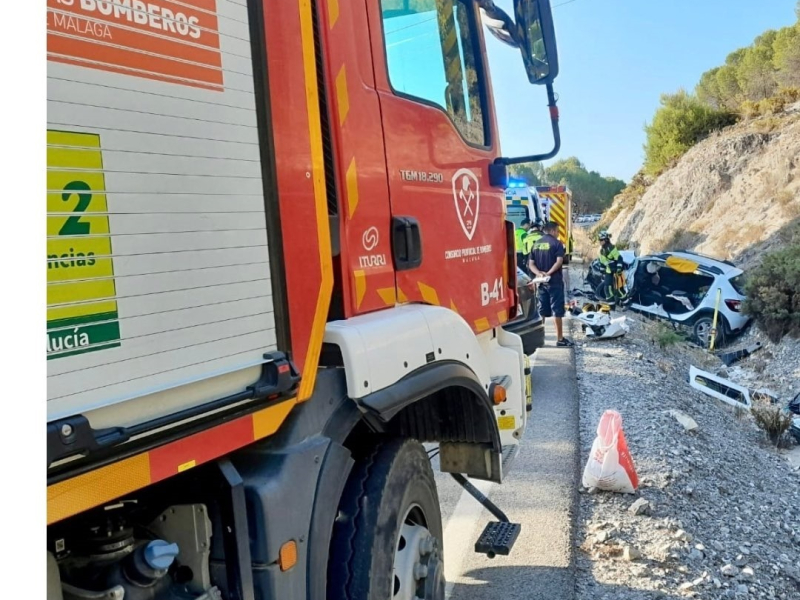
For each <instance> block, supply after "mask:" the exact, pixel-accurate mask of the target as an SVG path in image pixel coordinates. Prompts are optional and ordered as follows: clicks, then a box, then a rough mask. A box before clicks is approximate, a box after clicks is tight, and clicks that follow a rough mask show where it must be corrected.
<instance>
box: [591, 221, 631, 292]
mask: <svg viewBox="0 0 800 600" xmlns="http://www.w3.org/2000/svg"><path fill="white" fill-rule="evenodd" d="M597 237H598V239H599V240H600V256H599V257H598V258H599V260H600V264H601V265H603V266H604V267H605V278H604V279H603V291H604V293H605V296H606V298H605V299H606V300H608V301H609V302H614V301H615V300H616V299H617V296H618V292H617V286H616V284H615V283H614V275H615V274H616V273H619V272H620V271H622V270H623V268H624V266H623V263H622V255H621V254H620V253H619V250H617V247H616V246H615V245H614V244H612V243H611V234H609V233H608V232H607V231H601V232H600V235H599V236H597Z"/></svg>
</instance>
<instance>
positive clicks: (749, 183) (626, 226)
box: [608, 104, 800, 262]
mask: <svg viewBox="0 0 800 600" xmlns="http://www.w3.org/2000/svg"><path fill="white" fill-rule="evenodd" d="M618 202H619V204H618V205H617V206H612V208H611V209H610V213H609V214H612V215H613V214H616V216H615V217H614V219H613V221H612V222H611V223H610V224H609V225H608V229H609V231H610V232H611V233H612V235H613V236H614V238H615V239H619V240H628V241H630V242H632V243H633V244H634V246H635V247H637V248H638V250H639V251H640V253H650V252H654V251H661V250H679V249H693V250H695V251H697V252H700V253H702V254H708V255H711V256H715V257H717V258H723V259H731V258H743V259H744V260H745V262H747V260H748V259H749V258H751V257H750V256H749V255H748V249H750V248H752V247H754V246H756V245H760V244H761V243H763V242H767V243H768V244H769V243H770V242H771V240H773V238H774V237H775V234H776V232H778V231H779V230H781V228H783V227H784V226H786V225H787V224H788V223H790V222H792V221H794V220H796V219H798V218H800V104H798V105H795V106H794V107H793V108H792V109H791V110H790V111H789V112H788V113H786V114H784V115H782V116H780V117H766V118H762V119H756V120H754V121H749V122H745V123H740V124H738V125H735V126H733V127H730V128H728V129H725V130H723V131H722V132H719V133H717V134H714V135H712V136H710V137H709V138H708V139H706V140H704V141H702V142H700V143H699V144H697V145H696V146H695V147H694V148H692V149H691V150H689V152H687V153H686V154H685V155H684V156H683V157H682V158H681V159H680V160H679V161H678V163H677V164H676V165H675V166H674V167H673V168H671V169H670V170H668V171H666V172H664V173H662V174H661V175H660V176H659V177H658V178H657V179H656V180H655V181H654V182H653V183H652V185H650V186H649V187H648V188H647V191H646V192H645V193H644V195H643V196H642V197H641V199H639V200H638V202H636V203H635V205H633V206H626V204H625V201H624V200H622V197H620V200H619V201H618ZM752 258H756V257H755V256H753V257H752Z"/></svg>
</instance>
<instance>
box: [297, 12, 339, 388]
mask: <svg viewBox="0 0 800 600" xmlns="http://www.w3.org/2000/svg"><path fill="white" fill-rule="evenodd" d="M298 8H299V11H300V37H301V39H302V44H303V72H304V75H305V84H306V110H307V111H308V136H309V138H310V141H311V165H312V173H313V176H312V178H313V182H314V203H315V209H316V210H315V212H316V226H317V247H318V249H319V262H320V268H321V270H322V273H321V276H322V279H321V282H320V289H319V295H318V296H317V305H316V308H315V310H314V320H313V322H312V325H311V339H310V340H309V344H308V352H307V354H306V360H305V364H304V366H303V379H302V381H301V382H300V390H299V393H298V401H299V402H304V401H305V400H308V399H309V398H310V397H311V394H312V393H313V391H314V384H315V383H316V379H317V367H318V366H319V354H320V351H321V350H322V338H323V336H324V335H325V322H326V321H327V318H328V308H329V306H330V301H331V293H332V291H333V264H332V258H331V239H330V229H329V225H328V204H327V197H326V192H325V169H324V165H323V154H322V128H321V124H320V114H319V96H318V84H317V70H316V55H315V52H314V24H313V23H314V22H313V17H314V15H313V13H312V10H311V2H310V0H298Z"/></svg>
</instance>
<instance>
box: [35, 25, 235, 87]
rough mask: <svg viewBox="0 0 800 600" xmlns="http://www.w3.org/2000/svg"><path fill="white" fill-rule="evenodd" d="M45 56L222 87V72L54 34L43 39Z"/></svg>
mask: <svg viewBox="0 0 800 600" xmlns="http://www.w3.org/2000/svg"><path fill="white" fill-rule="evenodd" d="M47 52H48V53H55V54H63V55H65V56H70V57H73V58H84V59H88V60H102V61H103V62H108V63H111V64H114V65H117V66H120V67H128V68H132V69H141V70H143V71H148V72H151V73H155V74H158V75H172V76H173V77H185V78H187V79H194V80H195V81H202V82H205V83H216V84H218V85H222V71H221V70H219V69H216V68H212V67H204V66H200V65H192V64H188V63H182V62H178V61H175V60H172V59H171V58H164V57H160V56H152V55H148V54H141V53H139V52H137V51H135V50H129V49H127V48H114V47H112V46H108V45H105V44H100V43H97V42H89V41H86V40H76V39H70V38H66V37H63V36H61V35H58V34H55V35H53V34H50V35H48V36H47Z"/></svg>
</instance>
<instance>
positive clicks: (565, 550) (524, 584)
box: [434, 330, 579, 600]
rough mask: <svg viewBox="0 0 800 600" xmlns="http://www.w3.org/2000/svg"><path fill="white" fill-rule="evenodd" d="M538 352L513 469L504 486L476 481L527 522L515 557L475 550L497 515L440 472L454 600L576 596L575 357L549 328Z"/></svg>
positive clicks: (450, 589) (559, 599) (511, 513)
mask: <svg viewBox="0 0 800 600" xmlns="http://www.w3.org/2000/svg"><path fill="white" fill-rule="evenodd" d="M534 356H535V363H534V367H533V405H534V408H533V411H532V412H531V413H530V418H529V420H528V427H527V429H526V432H525V436H524V439H523V441H522V443H521V444H520V449H519V453H518V455H517V457H516V459H515V460H514V463H513V466H512V469H511V471H510V473H508V475H507V476H506V479H505V481H504V482H503V484H502V485H495V484H489V483H485V482H477V481H473V483H475V484H476V485H477V487H478V488H479V489H481V491H483V492H484V493H487V492H488V495H489V497H490V498H491V499H492V501H493V502H494V503H495V504H497V505H498V506H499V507H500V508H501V509H502V510H503V511H504V512H505V513H506V514H507V515H508V517H509V519H510V520H511V521H512V522H515V523H520V524H521V525H522V532H521V533H520V536H519V538H518V539H517V542H516V545H515V546H514V549H513V551H512V552H511V555H510V556H507V557H506V556H498V557H497V558H494V559H488V558H486V557H485V556H484V555H481V554H476V553H475V552H474V551H473V547H474V544H475V541H476V540H477V539H478V536H479V535H480V533H481V532H482V531H483V527H484V526H485V525H486V523H487V522H488V521H489V520H491V519H493V517H492V516H491V515H490V514H489V513H488V512H487V511H486V510H484V509H483V507H482V506H481V505H479V504H478V503H477V502H476V501H475V500H474V499H473V498H472V497H471V496H469V495H468V494H467V493H466V492H464V491H463V490H462V488H461V487H459V486H458V484H457V483H456V482H455V481H453V480H452V478H450V476H449V475H446V474H443V473H438V472H437V474H436V478H437V485H438V489H439V499H440V503H441V506H442V519H443V524H444V538H445V539H444V546H445V564H446V576H447V581H448V593H449V597H450V598H451V600H479V599H480V600H484V599H485V598H489V597H492V598H503V600H517V599H519V600H538V599H542V600H545V599H546V600H572V599H573V598H575V576H574V561H573V552H574V544H573V542H572V539H573V523H574V515H575V510H576V508H577V489H578V488H577V486H578V469H579V458H578V452H579V443H578V391H577V384H576V379H575V365H574V357H573V353H572V351H571V350H569V349H562V348H556V347H555V336H554V335H553V332H552V331H550V330H548V335H547V342H546V346H545V348H542V349H540V350H538V351H537V352H536V354H535V355H534ZM434 468H435V469H436V468H438V465H435V466H434ZM488 594H491V596H489V595H488Z"/></svg>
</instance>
